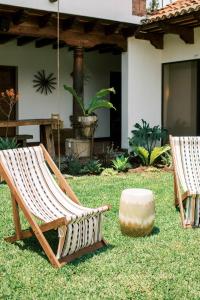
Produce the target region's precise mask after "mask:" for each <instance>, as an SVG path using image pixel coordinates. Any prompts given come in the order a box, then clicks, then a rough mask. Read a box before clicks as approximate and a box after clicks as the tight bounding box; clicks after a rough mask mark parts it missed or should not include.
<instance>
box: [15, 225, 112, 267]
mask: <svg viewBox="0 0 200 300" xmlns="http://www.w3.org/2000/svg"><path fill="white" fill-rule="evenodd" d="M45 237H46V239H47V241H48V242H49V245H50V247H51V248H52V250H53V252H54V253H55V254H56V251H57V245H58V234H57V231H55V230H52V231H49V232H47V233H45ZM15 245H16V246H17V247H19V249H20V250H28V251H31V252H35V253H37V254H39V255H40V256H41V257H42V258H44V259H46V260H48V258H47V256H46V254H45V253H44V251H43V249H42V248H41V245H40V244H39V242H38V240H37V239H36V238H35V237H31V238H27V239H24V240H23V241H19V242H16V243H15ZM113 248H114V246H113V245H109V244H108V245H107V246H105V247H103V248H100V249H98V250H96V251H94V252H92V253H88V254H85V255H84V256H82V257H80V258H77V259H75V260H74V261H72V262H70V264H73V265H77V264H79V263H82V262H84V261H86V260H88V259H90V258H92V257H93V256H96V255H100V254H101V253H103V252H105V251H107V250H109V249H110V250H111V249H113Z"/></svg>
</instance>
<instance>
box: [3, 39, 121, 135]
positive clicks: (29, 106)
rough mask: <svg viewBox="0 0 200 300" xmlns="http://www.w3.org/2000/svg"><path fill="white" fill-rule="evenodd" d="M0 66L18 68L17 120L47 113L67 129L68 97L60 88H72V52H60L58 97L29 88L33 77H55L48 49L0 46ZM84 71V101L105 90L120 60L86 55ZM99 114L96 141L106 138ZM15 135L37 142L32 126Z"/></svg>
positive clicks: (105, 115) (105, 118) (105, 122)
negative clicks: (86, 77) (41, 73)
mask: <svg viewBox="0 0 200 300" xmlns="http://www.w3.org/2000/svg"><path fill="white" fill-rule="evenodd" d="M0 65H6V66H16V67H17V68H18V74H17V76H18V89H19V94H20V101H19V105H18V118H19V119H29V118H30V119H32V118H49V117H50V116H51V113H60V116H61V119H62V120H63V121H64V127H66V128H69V127H70V121H69V116H70V115H71V114H72V97H71V96H70V95H69V94H67V93H66V92H65V90H64V88H63V84H64V83H67V84H69V85H72V78H71V76H70V73H71V72H72V69H73V52H69V51H68V48H63V49H61V50H60V93H59V99H58V94H57V92H56V91H54V92H53V93H52V94H50V95H48V96H46V95H44V94H40V93H36V91H35V89H34V88H33V83H32V80H33V75H34V74H35V73H36V72H37V71H39V70H41V69H44V70H45V71H46V74H49V73H51V72H54V74H55V76H56V77H57V60H56V51H55V50H53V49H52V48H51V47H43V48H40V49H36V48H35V47H34V44H30V45H27V46H23V47H17V46H16V42H10V43H7V44H6V45H0ZM85 67H86V70H87V73H88V75H89V77H90V78H89V81H88V82H87V84H86V87H85V98H86V99H87V98H88V97H90V96H91V95H93V94H94V93H95V92H96V91H97V90H98V89H100V88H105V87H109V85H110V83H109V74H110V71H120V68H121V61H120V56H113V55H111V54H101V55H100V54H98V52H95V53H86V54H85ZM98 113H99V126H98V130H97V132H96V137H108V136H109V134H110V132H109V128H110V119H109V118H110V117H109V116H110V114H109V111H106V112H104V111H103V112H100V111H99V112H98ZM19 133H27V134H28V133H30V134H33V135H34V141H39V130H38V128H37V127H36V126H32V127H28V126H25V127H20V129H19Z"/></svg>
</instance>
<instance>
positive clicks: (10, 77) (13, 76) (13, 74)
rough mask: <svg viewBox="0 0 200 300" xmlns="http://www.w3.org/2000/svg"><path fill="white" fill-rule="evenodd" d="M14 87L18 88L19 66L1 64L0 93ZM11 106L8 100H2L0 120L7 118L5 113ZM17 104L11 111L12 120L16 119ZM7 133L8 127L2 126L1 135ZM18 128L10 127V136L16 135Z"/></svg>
mask: <svg viewBox="0 0 200 300" xmlns="http://www.w3.org/2000/svg"><path fill="white" fill-rule="evenodd" d="M9 89H14V90H15V91H16V90H17V68H16V67H9V66H0V93H2V92H5V91H6V90H9ZM8 109H9V106H8V104H7V103H6V102H4V101H0V120H7V117H6V115H5V114H4V113H3V111H4V112H5V113H7V112H8ZM16 112H17V108H16V106H14V107H13V110H12V113H11V117H10V119H11V120H16ZM5 134H6V128H0V136H1V137H4V136H5ZM15 134H16V129H15V128H9V129H8V136H12V137H13V136H15Z"/></svg>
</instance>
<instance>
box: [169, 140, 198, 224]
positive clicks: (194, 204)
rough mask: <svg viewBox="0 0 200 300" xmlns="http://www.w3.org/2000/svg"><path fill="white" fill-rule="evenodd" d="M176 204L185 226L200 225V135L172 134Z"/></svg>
mask: <svg viewBox="0 0 200 300" xmlns="http://www.w3.org/2000/svg"><path fill="white" fill-rule="evenodd" d="M170 145H171V150H172V157H173V164H174V194H175V205H176V206H177V205H178V206H179V209H180V214H181V221H182V225H183V227H184V228H187V227H199V226H200V137H173V136H170Z"/></svg>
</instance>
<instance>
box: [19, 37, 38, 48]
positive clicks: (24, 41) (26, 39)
mask: <svg viewBox="0 0 200 300" xmlns="http://www.w3.org/2000/svg"><path fill="white" fill-rule="evenodd" d="M35 40H36V38H35V37H32V36H20V37H18V38H17V46H25V45H27V44H29V43H31V42H33V41H35Z"/></svg>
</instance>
